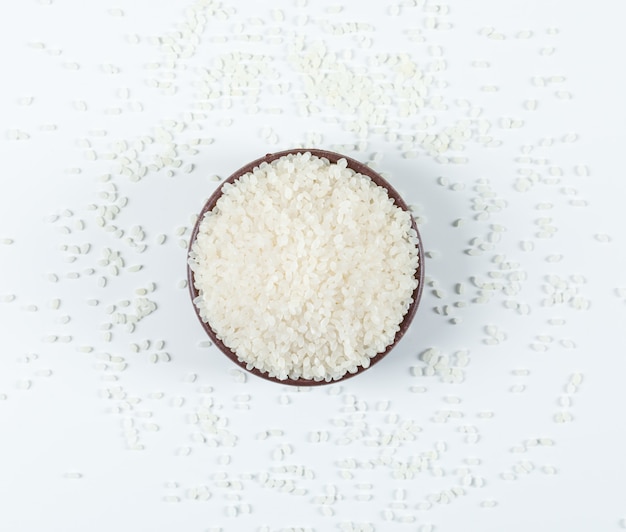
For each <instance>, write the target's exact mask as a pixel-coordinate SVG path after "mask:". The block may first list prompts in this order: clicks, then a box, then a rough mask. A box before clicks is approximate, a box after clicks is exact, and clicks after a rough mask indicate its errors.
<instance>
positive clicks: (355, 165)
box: [186, 148, 424, 386]
mask: <svg viewBox="0 0 626 532" xmlns="http://www.w3.org/2000/svg"><path fill="white" fill-rule="evenodd" d="M307 152H308V153H310V154H311V155H314V156H316V157H319V158H324V159H327V160H328V161H330V162H331V163H336V162H337V161H339V160H340V159H345V160H346V162H347V163H348V168H350V169H352V170H354V171H355V172H357V173H359V174H363V175H365V176H367V177H369V178H370V179H371V180H372V181H373V182H374V183H376V185H378V186H382V187H383V188H385V189H386V190H387V194H388V195H389V197H390V198H392V199H393V200H394V204H395V205H397V206H398V207H400V208H401V209H402V210H404V211H406V212H408V213H409V215H410V217H411V227H412V228H413V230H414V231H415V233H416V234H417V242H418V261H419V262H418V265H417V270H416V271H415V278H416V279H417V287H416V288H415V290H414V291H413V294H412V298H413V301H412V303H411V305H410V306H409V309H408V310H407V312H406V314H405V315H404V318H403V319H402V321H401V322H400V328H399V329H398V331H397V332H396V335H395V336H394V339H393V342H391V343H390V344H389V345H388V346H387V347H386V348H385V350H384V351H381V352H380V353H377V354H376V355H375V356H373V357H372V358H371V359H370V363H369V366H368V367H363V366H358V367H357V370H356V371H355V372H353V373H350V372H347V373H345V374H344V375H342V376H341V377H340V378H338V379H335V380H330V381H327V380H319V381H316V380H313V379H303V378H298V379H291V378H287V379H283V380H280V379H278V378H276V377H270V376H269V375H268V374H267V373H266V372H262V371H260V370H259V369H257V368H254V367H253V368H248V367H247V364H246V362H243V361H241V360H239V358H238V357H237V355H236V354H235V353H234V352H233V351H232V350H231V349H229V348H228V347H227V346H226V345H224V343H223V342H222V341H221V340H220V339H219V338H218V337H217V335H216V333H215V332H214V331H213V329H212V328H211V326H210V325H209V324H208V323H207V322H205V321H204V320H203V319H202V317H201V316H200V312H199V310H198V308H197V306H196V304H195V303H194V300H195V299H196V297H198V296H199V295H200V292H199V290H198V289H196V286H195V279H194V275H193V271H192V269H191V266H190V265H189V254H190V252H191V249H192V247H193V244H194V243H195V241H196V238H197V236H198V232H199V230H200V224H201V223H202V220H203V219H204V216H205V215H206V213H207V212H209V211H211V210H213V208H214V207H215V204H216V203H217V200H218V199H219V198H220V197H221V196H222V190H223V188H224V185H226V184H227V183H230V184H232V183H234V182H235V181H236V180H237V179H239V178H240V177H241V176H243V175H245V174H247V173H248V172H251V171H252V170H253V169H254V168H256V167H258V166H260V165H261V164H262V163H264V162H265V163H270V162H272V161H274V160H276V159H279V158H280V157H283V156H285V155H293V154H298V153H307ZM423 248H424V246H423V243H422V237H421V235H420V233H419V230H418V228H417V224H416V223H415V219H414V218H413V215H412V214H411V210H410V209H409V207H408V205H407V204H406V202H405V201H404V200H403V199H402V197H401V196H400V194H399V193H398V192H397V191H396V189H395V188H394V187H393V186H392V185H391V184H390V183H389V182H388V181H387V180H386V179H384V178H383V177H382V176H381V175H380V174H379V173H378V172H376V171H375V170H373V169H372V168H370V167H369V166H367V165H365V164H364V163H361V162H359V161H357V160H356V159H352V158H351V157H348V156H346V155H342V154H340V153H337V152H333V151H328V150H321V149H315V148H294V149H290V150H282V151H278V152H274V153H267V154H266V155H265V156H263V157H259V158H258V159H255V160H254V161H251V162H249V163H247V164H246V165H244V166H242V167H241V168H239V170H237V171H235V172H233V173H232V174H231V175H230V176H229V177H228V178H226V179H224V180H223V181H222V182H221V183H220V185H219V186H218V187H217V188H216V189H215V191H213V193H212V194H211V196H209V198H208V199H207V201H206V202H205V204H204V206H203V207H202V210H201V211H200V213H199V214H198V218H197V220H196V222H195V224H194V227H193V230H192V232H191V236H190V238H189V246H188V249H187V254H186V259H187V286H188V288H189V294H190V296H191V304H192V306H193V309H194V312H195V314H196V317H197V318H198V320H199V321H200V324H201V325H202V328H203V329H204V331H205V332H206V333H207V334H208V335H209V337H210V338H211V341H212V342H213V343H214V344H215V345H216V346H217V347H218V348H219V350H220V351H221V352H222V353H224V354H225V355H226V356H227V357H228V358H230V359H231V360H232V361H233V362H234V363H235V364H236V365H237V366H238V367H239V368H241V369H243V370H244V371H246V372H248V373H252V374H253V375H256V376H257V377H261V378H262V379H265V380H268V381H272V382H276V383H278V384H284V385H290V386H321V385H326V384H332V383H338V382H342V381H344V380H346V379H348V378H351V377H354V376H355V375H359V374H361V373H362V372H364V371H366V370H367V369H369V368H371V367H372V366H373V365H374V364H376V363H377V362H379V361H380V360H381V359H382V358H384V357H385V356H386V355H387V354H389V352H391V350H392V349H393V348H394V347H395V346H396V345H397V344H398V342H399V341H400V340H401V339H402V337H403V336H404V335H405V333H406V332H407V330H408V329H409V327H410V325H411V323H412V322H413V318H414V317H415V313H416V312H417V308H418V306H419V303H420V299H421V296H422V291H423V288H424V249H423Z"/></svg>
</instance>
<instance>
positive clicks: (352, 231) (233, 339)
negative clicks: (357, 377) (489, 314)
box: [189, 152, 419, 381]
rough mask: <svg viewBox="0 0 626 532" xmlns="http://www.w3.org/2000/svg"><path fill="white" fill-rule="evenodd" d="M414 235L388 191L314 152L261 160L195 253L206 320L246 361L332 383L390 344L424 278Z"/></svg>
mask: <svg viewBox="0 0 626 532" xmlns="http://www.w3.org/2000/svg"><path fill="white" fill-rule="evenodd" d="M418 260H419V257H418V239H417V233H416V232H415V230H414V229H413V228H412V227H411V217H410V214H409V213H408V212H406V211H404V210H403V209H401V208H400V207H398V206H396V205H395V204H394V201H393V200H392V199H391V198H389V196H388V194H387V191H386V189H384V188H383V187H380V186H378V185H376V184H375V183H374V182H373V181H372V180H371V179H370V178H369V177H367V176H364V175H362V174H358V173H355V172H354V171H353V170H351V169H350V168H347V162H346V160H345V159H341V160H339V161H338V162H337V163H330V162H329V161H328V160H327V159H324V158H318V157H316V156H313V155H311V154H310V153H309V152H307V153H303V154H290V155H287V156H283V157H281V158H279V159H276V160H274V161H272V162H271V163H269V164H268V163H262V164H261V165H260V166H259V167H256V168H254V169H253V171H252V172H249V173H247V174H245V175H243V176H242V177H240V178H239V179H237V180H236V181H235V182H234V183H233V184H229V183H227V184H225V185H224V187H223V188H222V195H221V197H220V198H219V199H218V201H217V203H216V205H215V207H214V208H213V210H212V211H210V212H208V213H207V214H206V215H205V216H204V218H203V220H202V222H201V224H200V227H199V232H198V236H197V238H196V240H195V241H194V243H193V245H192V248H191V252H190V254H189V265H190V267H191V269H192V271H193V273H194V279H195V287H196V289H197V290H198V292H199V296H198V297H197V298H196V299H195V301H194V303H195V305H196V306H197V308H198V310H199V313H200V316H201V318H202V319H203V320H204V321H205V322H207V323H208V324H210V326H211V328H212V329H213V331H214V332H215V334H216V335H217V337H218V338H219V339H220V340H221V341H222V342H223V343H224V345H226V346H227V347H228V348H229V349H230V350H231V351H233V352H234V353H236V355H237V357H238V358H239V359H240V360H241V361H243V362H244V363H245V364H246V366H247V368H248V369H252V368H256V369H258V370H260V371H261V372H266V373H267V374H268V376H270V377H274V378H277V379H280V380H284V379H287V378H291V379H298V378H303V379H312V380H316V381H321V380H325V381H331V380H336V379H339V378H341V377H342V376H343V375H345V374H346V373H347V372H350V373H354V372H356V371H357V370H358V367H359V366H362V367H365V368H367V367H368V366H369V364H370V359H371V358H372V357H374V356H375V355H376V354H378V353H381V352H383V351H384V350H385V349H386V348H387V346H389V345H390V344H391V343H392V342H393V340H394V338H395V335H396V333H397V332H398V330H399V328H400V327H399V326H400V323H401V322H402V320H403V318H404V316H405V314H406V313H407V311H408V309H409V306H410V305H411V303H412V302H413V298H412V295H413V291H414V290H415V288H416V287H417V284H418V283H417V279H416V275H415V273H416V270H417V267H418Z"/></svg>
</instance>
